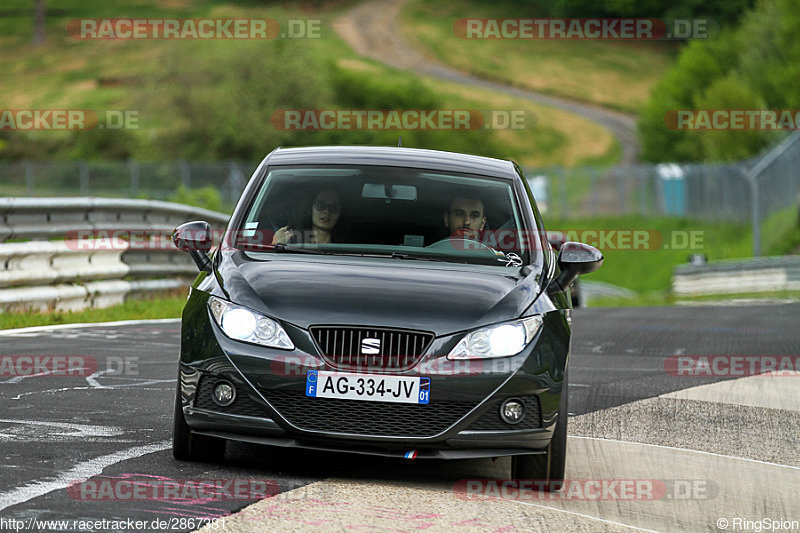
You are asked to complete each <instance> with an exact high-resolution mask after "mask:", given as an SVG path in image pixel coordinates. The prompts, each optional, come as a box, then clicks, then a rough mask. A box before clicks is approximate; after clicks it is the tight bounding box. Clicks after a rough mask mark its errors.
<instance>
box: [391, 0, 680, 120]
mask: <svg viewBox="0 0 800 533" xmlns="http://www.w3.org/2000/svg"><path fill="white" fill-rule="evenodd" d="M535 15H536V14H535V13H533V12H531V8H530V7H528V8H525V7H520V6H516V5H512V4H511V3H507V2H498V3H492V4H490V3H486V2H480V1H475V0H411V1H410V2H409V4H408V5H407V6H406V7H405V9H404V11H403V19H404V20H403V23H404V24H403V31H404V34H405V36H406V37H407V38H408V40H409V41H411V42H412V43H414V42H415V43H416V44H418V45H419V47H421V48H422V49H423V50H425V51H426V52H427V53H428V54H429V55H431V56H432V57H434V58H436V59H438V60H439V61H441V62H443V63H445V64H449V65H452V66H454V67H456V68H458V69H461V70H464V71H467V72H471V73H473V74H475V75H478V76H482V77H485V78H489V79H494V80H498V81H503V82H507V83H510V84H512V85H516V86H518V87H522V88H526V89H532V90H536V91H541V92H545V93H550V94H554V95H558V96H565V97H568V98H575V99H578V100H585V101H587V102H592V103H596V104H599V105H602V106H606V107H611V108H617V109H621V110H625V111H631V112H639V111H640V110H642V109H643V108H644V106H645V105H646V103H647V101H648V98H649V94H650V91H651V89H652V88H653V86H654V85H655V84H656V83H657V82H658V81H659V79H661V77H662V76H663V74H664V70H665V69H666V68H667V67H669V65H670V64H671V63H672V61H673V58H674V56H675V54H676V49H675V45H674V44H671V43H667V42H644V41H641V42H622V41H616V42H615V41H578V40H570V41H568V40H526V39H505V40H493V39H462V38H458V37H456V36H455V35H454V33H453V23H454V22H455V21H456V20H458V19H460V18H504V17H508V18H519V17H532V16H535Z"/></svg>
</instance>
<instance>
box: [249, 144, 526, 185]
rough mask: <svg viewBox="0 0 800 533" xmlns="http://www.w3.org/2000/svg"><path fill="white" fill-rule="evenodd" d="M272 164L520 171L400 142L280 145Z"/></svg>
mask: <svg viewBox="0 0 800 533" xmlns="http://www.w3.org/2000/svg"><path fill="white" fill-rule="evenodd" d="M265 162H266V163H267V164H268V165H270V166H272V165H318V164H328V165H386V166H395V167H411V168H425V169H431V170H443V171H453V172H464V173H470V174H479V175H482V176H492V177H497V178H505V179H515V178H516V177H517V173H516V171H515V169H514V163H512V162H511V161H510V160H503V159H494V158H492V157H483V156H477V155H469V154H461V153H457V152H444V151H441V150H425V149H422V148H403V147H398V146H308V147H303V148H278V149H276V150H275V151H273V152H272V153H271V154H270V155H268V156H267V159H266V160H265Z"/></svg>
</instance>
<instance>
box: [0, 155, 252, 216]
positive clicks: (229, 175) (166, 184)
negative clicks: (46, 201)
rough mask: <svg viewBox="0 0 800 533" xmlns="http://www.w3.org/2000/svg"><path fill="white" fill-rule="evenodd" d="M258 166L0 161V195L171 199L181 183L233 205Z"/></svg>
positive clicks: (169, 162)
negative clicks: (206, 189)
mask: <svg viewBox="0 0 800 533" xmlns="http://www.w3.org/2000/svg"><path fill="white" fill-rule="evenodd" d="M256 166H257V164H248V163H242V162H237V161H227V162H209V163H204V162H196V161H195V162H190V161H164V162H138V161H91V162H89V161H70V162H39V161H36V162H34V161H20V162H14V163H7V162H0V196H58V197H65V196H96V197H108V198H120V197H121V198H147V199H154V200H167V199H169V198H170V197H171V196H172V195H173V194H175V191H176V189H177V188H178V187H179V186H180V185H183V186H185V187H186V188H188V189H199V188H201V187H213V188H214V189H216V190H218V191H219V193H220V196H221V197H222V201H223V202H224V204H225V207H227V208H228V209H232V208H233V206H234V205H235V204H236V202H237V200H238V199H239V196H240V195H241V193H242V191H243V190H244V186H245V185H246V184H247V180H248V179H249V178H250V175H251V174H252V173H253V171H254V170H255V168H256Z"/></svg>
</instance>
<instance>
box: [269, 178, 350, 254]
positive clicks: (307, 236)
mask: <svg viewBox="0 0 800 533" xmlns="http://www.w3.org/2000/svg"><path fill="white" fill-rule="evenodd" d="M341 212H342V202H341V199H340V198H339V193H337V192H336V191H334V190H324V191H320V192H319V193H318V194H317V195H316V196H315V197H314V200H313V201H312V202H311V205H310V206H309V207H308V208H306V209H304V210H303V212H302V217H301V220H300V221H299V223H298V224H289V225H287V226H284V227H282V228H280V229H279V230H278V231H276V232H275V235H274V236H273V238H272V244H288V243H290V242H306V243H315V244H326V243H331V242H336V234H335V231H334V230H335V228H336V224H337V222H339V215H340V214H341ZM309 226H310V228H309ZM298 228H299V229H298Z"/></svg>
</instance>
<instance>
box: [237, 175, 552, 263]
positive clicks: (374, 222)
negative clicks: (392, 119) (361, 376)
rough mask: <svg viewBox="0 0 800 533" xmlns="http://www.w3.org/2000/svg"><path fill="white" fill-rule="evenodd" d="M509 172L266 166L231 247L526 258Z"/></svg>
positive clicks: (473, 259) (476, 259) (468, 259)
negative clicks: (501, 174) (500, 175)
mask: <svg viewBox="0 0 800 533" xmlns="http://www.w3.org/2000/svg"><path fill="white" fill-rule="evenodd" d="M524 229H525V228H524V222H523V217H522V216H521V213H520V209H519V206H518V202H517V200H516V196H515V194H514V189H513V188H512V186H511V182H510V181H508V180H502V179H495V178H490V177H480V176H475V175H464V174H458V173H451V172H441V171H433V170H423V169H414V168H403V167H390V166H347V167H342V166H324V167H323V166H313V167H312V166H298V167H284V166H281V167H272V168H270V169H269V172H268V174H267V176H266V178H265V180H264V181H263V184H262V186H261V188H260V190H259V191H258V192H257V194H256V195H255V198H254V200H253V202H252V204H251V206H250V208H249V210H248V212H247V215H246V217H245V219H244V221H243V222H242V224H241V226H240V227H239V229H238V231H237V232H236V238H235V240H234V241H233V243H234V246H235V247H236V248H240V249H245V250H254V251H265V252H293V253H298V254H299V253H314V254H335V255H364V256H390V257H394V258H397V259H413V260H430V261H449V262H459V263H468V264H491V265H497V266H521V265H522V264H525V263H530V262H532V261H531V260H532V259H534V258H533V257H531V254H532V253H534V252H533V250H535V249H536V248H537V247H536V246H535V245H534V246H530V244H529V243H528V242H526V239H524V238H523V235H525V234H531V233H532V232H525V231H522V230H524Z"/></svg>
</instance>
